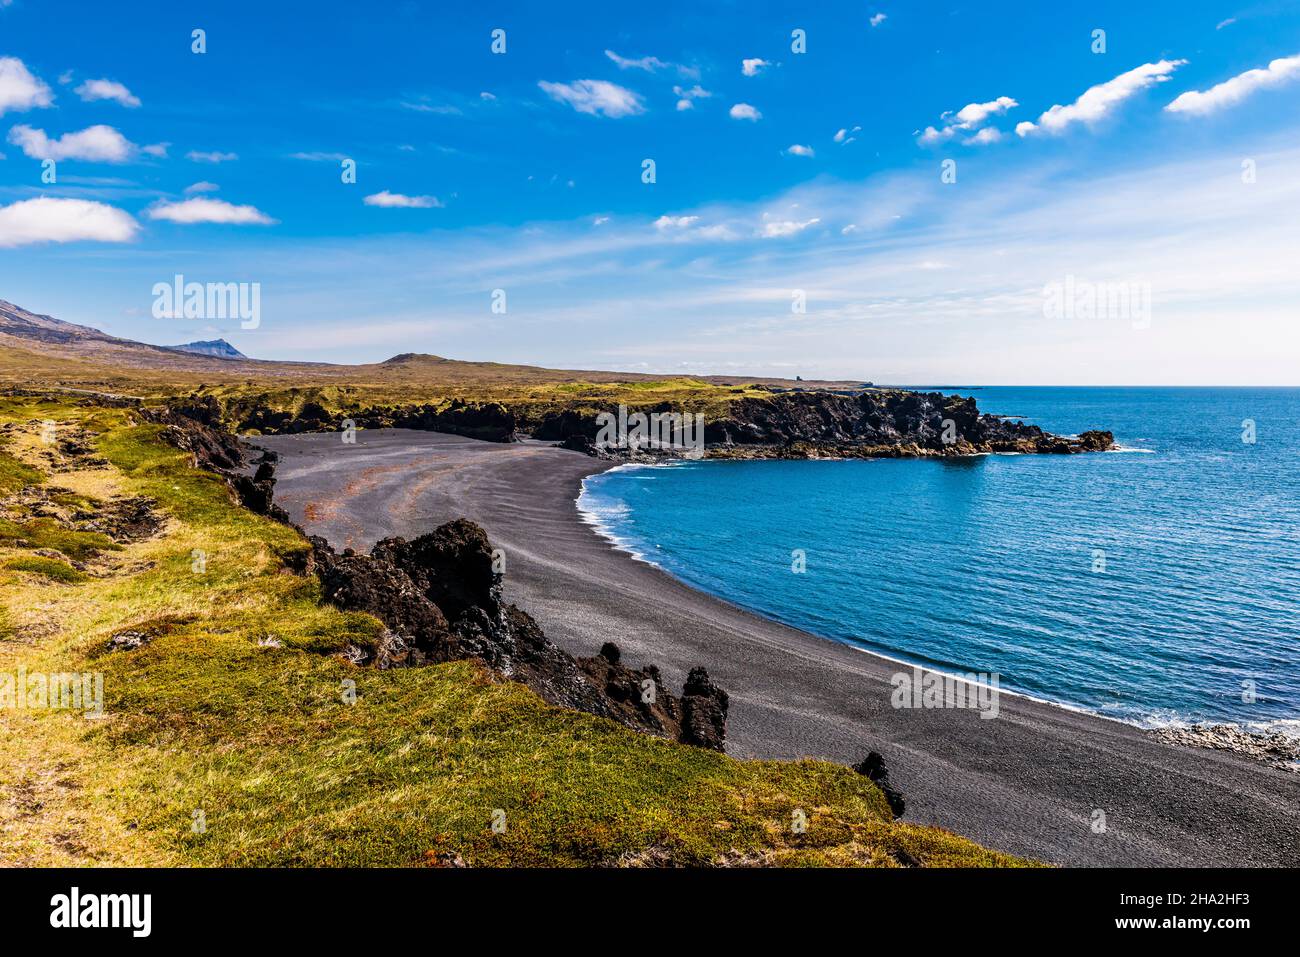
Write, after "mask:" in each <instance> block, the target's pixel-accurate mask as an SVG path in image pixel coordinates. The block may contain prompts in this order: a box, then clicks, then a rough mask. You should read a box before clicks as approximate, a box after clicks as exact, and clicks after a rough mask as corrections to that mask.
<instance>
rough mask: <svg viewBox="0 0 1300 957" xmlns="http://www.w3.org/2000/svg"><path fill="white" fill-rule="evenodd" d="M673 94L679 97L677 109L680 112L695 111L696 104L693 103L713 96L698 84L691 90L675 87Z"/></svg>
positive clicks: (690, 88)
mask: <svg viewBox="0 0 1300 957" xmlns="http://www.w3.org/2000/svg"><path fill="white" fill-rule="evenodd" d="M673 93H674V94H675V95H676V96H678V97H679V99H678V100H677V109H678V110H679V111H681V110H693V109H695V103H694V102H693V101H695V100H702V99H706V98H708V97H710V96H712V95H713V94H712V93H710V92H709V91H708V90H706V89H704V87H702V86H700V85H699V84H698V83H697V84H695V85H694V86H692V87H689V88H687V87H682V86H675V87H673Z"/></svg>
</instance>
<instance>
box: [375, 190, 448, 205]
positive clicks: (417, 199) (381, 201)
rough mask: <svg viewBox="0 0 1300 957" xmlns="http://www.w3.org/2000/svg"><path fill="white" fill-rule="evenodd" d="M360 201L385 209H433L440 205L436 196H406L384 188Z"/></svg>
mask: <svg viewBox="0 0 1300 957" xmlns="http://www.w3.org/2000/svg"><path fill="white" fill-rule="evenodd" d="M362 202H364V203H365V204H366V205H367V206H382V207H384V208H386V209H435V208H438V207H441V206H442V203H441V202H439V201H438V197H436V196H406V195H403V194H402V193H390V192H389V191H388V190H386V189H385V190H382V191H380V192H378V193H372V194H371V195H369V196H367V197H366V198H365V199H364V200H362Z"/></svg>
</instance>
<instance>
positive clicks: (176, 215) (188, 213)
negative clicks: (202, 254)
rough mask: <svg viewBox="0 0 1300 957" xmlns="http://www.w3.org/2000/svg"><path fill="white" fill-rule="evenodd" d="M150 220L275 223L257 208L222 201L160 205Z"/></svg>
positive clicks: (256, 224)
mask: <svg viewBox="0 0 1300 957" xmlns="http://www.w3.org/2000/svg"><path fill="white" fill-rule="evenodd" d="M148 216H149V218H150V219H164V220H166V221H167V222H170V223H183V224H185V225H192V224H194V223H232V224H235V225H241V226H247V225H255V226H267V225H270V224H272V223H274V222H275V220H274V219H272V218H271V217H270V216H268V215H266V213H264V212H262V211H261V210H260V209H258V208H257V207H255V206H235V205H234V204H232V203H227V202H225V201H224V200H220V199H200V198H197V197H196V198H195V199H185V200H181V201H180V202H179V203H160V204H158V205H157V206H154V207H153V208H152V209H150V210H149V212H148Z"/></svg>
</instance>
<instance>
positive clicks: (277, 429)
mask: <svg viewBox="0 0 1300 957" xmlns="http://www.w3.org/2000/svg"><path fill="white" fill-rule="evenodd" d="M173 407H174V408H176V409H177V411H179V412H182V413H184V414H185V415H187V416H190V417H191V418H194V419H197V420H199V421H201V422H205V423H207V424H210V425H226V426H227V427H229V428H232V429H234V430H235V431H238V432H241V433H261V434H276V433H301V432H324V431H338V430H342V429H346V428H349V427H351V428H361V429H380V428H405V429H420V430H426V431H433V432H450V433H452V434H456V435H465V436H469V437H471V438H477V439H483V440H486V441H491V442H512V441H515V440H517V439H519V438H533V439H540V440H544V441H552V442H557V443H560V444H562V445H564V446H566V447H567V448H572V449H574V450H576V451H581V452H586V453H588V454H591V455H600V456H602V457H606V458H629V457H633V458H634V457H638V456H644V455H650V456H656V455H672V454H679V453H680V449H679V448H677V447H674V446H673V445H671V444H667V445H660V444H658V443H654V442H652V443H650V444H647V445H642V446H640V447H639V448H627V447H623V446H618V445H615V446H612V447H603V446H601V445H600V444H599V443H598V436H599V434H600V430H601V416H602V415H603V414H604V415H609V414H611V413H612V410H610V409H602V408H600V407H599V406H597V405H595V404H593V403H591V402H584V403H576V402H574V403H565V402H563V401H550V402H547V403H544V404H539V403H517V404H515V405H508V404H505V403H502V402H495V401H491V402H476V401H471V400H465V399H461V398H456V399H453V400H451V401H450V402H449V403H446V404H433V403H425V404H420V405H405V406H384V405H371V406H357V407H353V408H328V407H326V405H325V404H323V403H322V402H320V401H316V400H314V399H307V400H306V401H303V402H302V403H301V405H299V406H298V407H297V408H296V409H293V410H289V409H283V410H273V409H270V408H267V407H266V406H258V405H249V404H248V403H240V404H237V405H226V404H223V403H221V402H220V401H218V400H217V399H216V398H215V397H214V396H212V395H204V396H189V397H185V398H182V399H179V400H177V401H175V402H173ZM632 411H633V412H634V413H636V412H639V413H642V414H644V415H646V416H656V415H658V416H676V415H681V414H691V413H697V412H698V414H699V415H701V416H702V422H703V449H704V454H705V455H707V456H708V457H710V458H781V459H792V458H794V459H797V458H829V457H838V458H903V457H930V456H962V455H976V454H980V453H986V452H1019V453H1027V454H1070V453H1075V452H1094V451H1105V450H1107V449H1110V448H1112V447H1113V446H1114V436H1113V435H1112V434H1111V433H1110V432H1106V431H1100V430H1090V431H1086V432H1083V433H1081V434H1080V435H1078V436H1076V437H1067V436H1060V435H1054V434H1052V433H1050V432H1046V431H1044V430H1043V429H1041V428H1039V427H1038V426H1036V425H1029V424H1026V423H1024V422H1020V421H1016V420H1014V419H1009V418H1005V417H1001V416H996V415H990V414H988V413H984V412H981V411H980V410H979V408H978V406H977V404H976V401H975V399H974V398H971V397H966V396H956V395H945V394H943V393H940V392H914V391H910V390H906V389H867V390H861V391H856V392H850V393H843V392H832V391H816V390H809V391H794V390H787V391H770V392H767V393H766V394H761V395H757V396H755V395H742V396H738V397H736V398H734V399H732V400H730V401H728V402H726V403H723V404H716V403H715V404H714V405H713V406H711V407H709V408H708V409H707V410H705V411H699V410H697V409H696V408H694V407H693V406H692V404H691V403H689V402H686V403H672V402H657V403H647V404H643V405H639V406H636V407H635V408H634V409H633V410H632Z"/></svg>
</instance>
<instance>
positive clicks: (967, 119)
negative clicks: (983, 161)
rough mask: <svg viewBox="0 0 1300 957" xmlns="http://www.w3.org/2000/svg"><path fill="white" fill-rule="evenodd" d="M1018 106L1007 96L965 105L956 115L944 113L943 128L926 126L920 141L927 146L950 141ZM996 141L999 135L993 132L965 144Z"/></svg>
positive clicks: (972, 138)
mask: <svg viewBox="0 0 1300 957" xmlns="http://www.w3.org/2000/svg"><path fill="white" fill-rule="evenodd" d="M1019 105H1020V104H1019V103H1017V102H1016V101H1015V100H1013V99H1012V98H1011V97H1009V96H999V97H998V98H997V99H996V100H989V101H988V102H987V103H967V104H966V105H965V106H963V107H962V108H961V109H960V110H958V111H957V112H956V113H945V114H944V115H943V119H944V124H945V125H944V126H942V127H940V128H935V127H933V126H927V127H926V128H925V131H924V132H923V133H921V135H920V141H921V142H922V143H927V144H929V143H942V142H944V141H945V140H950V139H952V138H953V137H954V136H956V135H957V134H959V133H965V132H970V131H971V130H975V129H978V128H979V127H980V126H981V125H983V123H984V121H985V120H987V119H988V118H989V117H991V116H998V115H1000V114H1002V113H1005V112H1007V111H1008V110H1011V109H1014V108H1015V107H1017V106H1019ZM998 139H1001V134H998V133H997V132H996V131H994V132H993V133H991V134H989V135H988V136H986V137H984V138H983V139H981V138H979V137H978V136H974V137H970V138H969V139H967V140H966V141H965V142H967V143H993V142H996V141H997V140H998Z"/></svg>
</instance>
